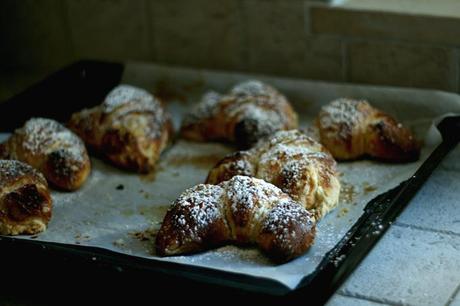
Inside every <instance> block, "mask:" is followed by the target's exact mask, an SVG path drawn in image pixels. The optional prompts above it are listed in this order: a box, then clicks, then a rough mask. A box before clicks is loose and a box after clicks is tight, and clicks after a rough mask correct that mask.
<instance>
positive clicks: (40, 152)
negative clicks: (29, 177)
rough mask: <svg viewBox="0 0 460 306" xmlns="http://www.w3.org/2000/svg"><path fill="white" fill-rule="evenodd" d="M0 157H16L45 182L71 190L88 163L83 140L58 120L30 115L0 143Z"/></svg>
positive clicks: (85, 173) (86, 171)
mask: <svg viewBox="0 0 460 306" xmlns="http://www.w3.org/2000/svg"><path fill="white" fill-rule="evenodd" d="M0 158H1V159H16V160H20V161H22V162H25V163H27V164H29V165H31V166H32V167H34V168H35V169H37V170H39V171H40V172H42V173H43V174H44V175H45V177H46V179H47V180H48V182H50V183H51V184H52V185H54V186H56V187H58V188H61V189H64V190H75V189H77V188H79V187H80V186H81V185H82V184H83V183H84V182H85V181H86V179H87V177H88V175H89V173H90V171H91V163H90V160H89V157H88V152H87V151H86V148H85V144H84V143H83V141H82V140H81V139H80V138H79V137H78V136H77V135H75V134H74V133H72V131H70V130H69V129H67V128H66V127H64V126H63V125H61V124H60V123H58V122H56V121H54V120H51V119H44V118H32V119H30V120H28V121H27V122H26V123H25V125H24V126H23V127H22V128H20V129H17V130H16V131H14V133H13V135H11V137H10V138H9V139H8V140H7V141H6V142H5V143H3V144H0Z"/></svg>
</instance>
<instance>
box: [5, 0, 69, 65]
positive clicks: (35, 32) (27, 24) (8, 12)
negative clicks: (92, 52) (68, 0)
mask: <svg viewBox="0 0 460 306" xmlns="http://www.w3.org/2000/svg"><path fill="white" fill-rule="evenodd" d="M63 12H64V8H63V6H62V3H61V2H60V1H59V0H43V1H38V0H24V1H15V0H5V1H1V2H0V41H1V47H0V65H1V66H4V67H11V68H14V67H22V68H24V67H34V68H44V67H46V68H48V67H53V68H58V67H61V66H63V65H65V64H68V63H69V62H70V61H72V59H73V52H72V47H71V43H70V38H69V35H68V31H67V30H66V29H67V28H66V25H65V20H64V14H63Z"/></svg>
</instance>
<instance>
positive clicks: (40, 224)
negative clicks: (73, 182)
mask: <svg viewBox="0 0 460 306" xmlns="http://www.w3.org/2000/svg"><path fill="white" fill-rule="evenodd" d="M51 209H52V200H51V196H50V193H49V190H48V185H47V183H46V179H45V178H44V177H43V175H42V174H41V173H40V172H38V171H37V170H35V169H34V168H32V167H31V166H29V165H27V164H25V163H22V162H20V161H17V160H0V234H1V235H19V234H30V235H33V234H36V233H39V232H42V231H44V230H45V229H46V226H47V224H48V222H49V220H50V219H51Z"/></svg>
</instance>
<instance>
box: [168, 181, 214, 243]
mask: <svg viewBox="0 0 460 306" xmlns="http://www.w3.org/2000/svg"><path fill="white" fill-rule="evenodd" d="M222 194H223V190H222V188H220V187H218V186H213V185H204V184H200V185H197V186H195V187H192V188H190V189H187V190H186V191H185V192H184V193H182V194H181V195H180V196H179V198H178V199H177V200H176V201H175V202H174V204H173V207H172V208H171V209H172V210H174V211H175V212H177V213H176V214H175V215H174V216H173V221H172V223H173V225H174V227H175V228H176V229H177V230H179V231H180V232H181V233H180V236H181V237H184V238H187V239H190V240H191V241H196V240H200V239H201V238H200V233H201V232H202V231H203V230H205V229H206V228H207V227H208V226H209V225H210V224H211V223H213V222H214V221H216V220H217V219H219V218H221V216H222V214H221V207H222V204H223V203H222V199H221V197H222Z"/></svg>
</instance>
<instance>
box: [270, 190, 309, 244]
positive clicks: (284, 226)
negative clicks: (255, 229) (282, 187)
mask: <svg viewBox="0 0 460 306" xmlns="http://www.w3.org/2000/svg"><path fill="white" fill-rule="evenodd" d="M293 224H295V225H298V226H299V227H300V231H303V232H306V233H308V232H310V231H311V230H312V228H313V226H314V224H315V222H314V219H313V215H312V214H311V213H310V212H308V211H307V210H305V209H303V208H302V206H300V205H299V204H298V203H296V202H294V201H292V200H291V199H285V200H281V201H279V202H278V203H277V204H276V205H275V207H274V208H273V209H272V210H271V211H270V213H269V214H268V216H267V218H266V219H265V220H264V222H263V225H262V231H270V232H273V233H276V237H277V239H278V240H279V241H282V242H283V243H284V244H285V247H287V248H288V249H292V247H293V245H292V243H291V242H292V237H293V235H294V236H295V235H296V232H295V230H297V231H298V230H299V228H296V226H293Z"/></svg>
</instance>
